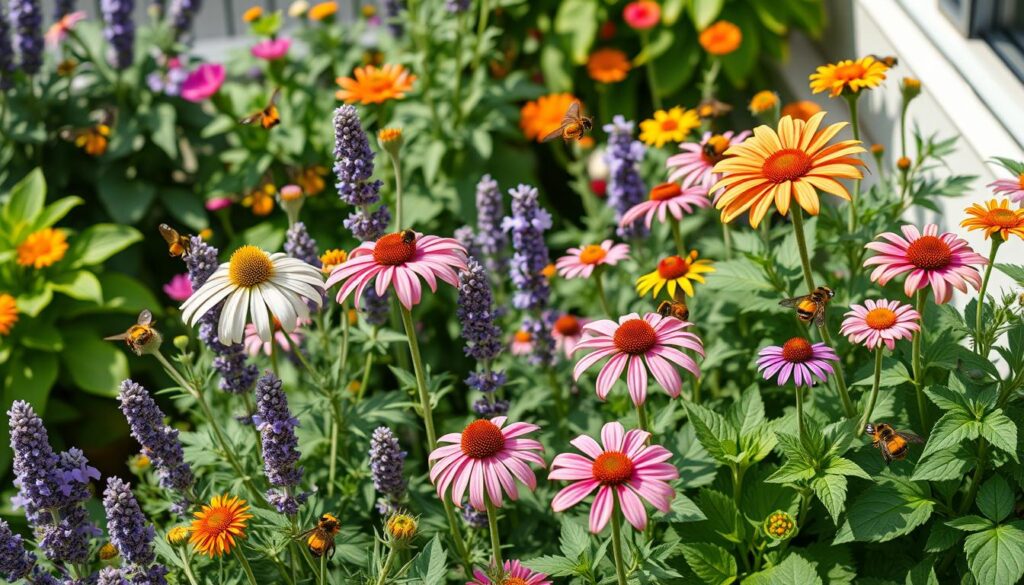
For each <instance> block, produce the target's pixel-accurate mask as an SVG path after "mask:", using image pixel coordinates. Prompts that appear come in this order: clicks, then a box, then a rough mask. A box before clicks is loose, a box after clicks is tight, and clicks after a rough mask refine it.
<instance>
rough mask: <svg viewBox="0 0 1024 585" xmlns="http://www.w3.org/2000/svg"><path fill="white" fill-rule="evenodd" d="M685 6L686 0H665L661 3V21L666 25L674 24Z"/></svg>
mask: <svg viewBox="0 0 1024 585" xmlns="http://www.w3.org/2000/svg"><path fill="white" fill-rule="evenodd" d="M685 6H686V0H665V2H664V3H663V4H662V5H661V21H662V22H663V23H664V24H665V26H672V25H673V24H675V23H676V21H677V20H679V15H680V14H682V12H683V8H684V7H685Z"/></svg>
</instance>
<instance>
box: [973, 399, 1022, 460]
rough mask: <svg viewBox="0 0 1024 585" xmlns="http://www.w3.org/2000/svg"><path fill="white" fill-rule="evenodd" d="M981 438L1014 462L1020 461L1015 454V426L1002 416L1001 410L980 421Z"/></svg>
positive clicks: (987, 415)
mask: <svg viewBox="0 0 1024 585" xmlns="http://www.w3.org/2000/svg"><path fill="white" fill-rule="evenodd" d="M981 436H982V437H985V440H986V441H988V442H989V443H991V444H992V446H993V447H995V448H996V449H999V450H1000V451H1003V452H1004V453H1006V454H1008V455H1009V456H1010V457H1013V460H1014V461H1020V458H1019V456H1018V454H1017V425H1016V424H1015V423H1014V422H1013V421H1012V420H1010V418H1009V417H1008V416H1006V415H1005V414H1003V411H1002V409H999V410H994V411H992V412H990V413H988V414H986V415H985V418H983V419H982V420H981Z"/></svg>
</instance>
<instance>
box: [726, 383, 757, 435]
mask: <svg viewBox="0 0 1024 585" xmlns="http://www.w3.org/2000/svg"><path fill="white" fill-rule="evenodd" d="M764 420H765V418H764V402H763V401H762V400H761V390H760V388H758V386H757V384H751V385H750V386H748V387H747V389H746V390H744V391H743V393H742V394H741V395H740V399H739V400H738V401H737V402H736V403H735V404H733V405H732V408H730V409H729V422H731V423H732V426H733V428H735V429H737V430H738V431H739V434H740V437H744V436H750V435H751V434H752V433H754V431H755V430H757V429H758V427H760V426H761V425H762V423H764Z"/></svg>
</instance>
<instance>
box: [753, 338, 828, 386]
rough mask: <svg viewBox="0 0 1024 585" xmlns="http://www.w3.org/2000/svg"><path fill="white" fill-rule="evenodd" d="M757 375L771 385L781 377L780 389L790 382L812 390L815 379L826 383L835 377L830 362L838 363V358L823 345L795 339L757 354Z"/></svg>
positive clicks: (779, 381)
mask: <svg viewBox="0 0 1024 585" xmlns="http://www.w3.org/2000/svg"><path fill="white" fill-rule="evenodd" d="M758 356H759V357H758V358H757V371H758V372H760V373H761V375H762V376H764V379H765V380H768V381H769V382H770V381H772V378H774V377H775V376H776V374H777V375H778V378H777V381H778V384H779V386H784V385H785V384H786V382H789V379H790V378H792V379H793V383H794V384H796V385H797V386H813V385H814V379H815V378H817V379H818V380H820V381H822V382H825V381H827V380H828V376H829V374H831V373H833V371H834V370H833V369H832V364H830V363H828V362H829V360H831V361H834V362H838V361H839V356H838V355H836V352H835V351H833V349H832V348H831V347H829V346H827V345H825V344H824V343H815V344H813V345H812V344H811V342H810V341H807V340H806V339H804V338H803V337H794V338H792V339H790V340H789V341H787V342H786V343H783V344H782V346H781V347H779V346H778V345H769V346H768V347H766V348H764V349H762V350H761V351H760V352H758Z"/></svg>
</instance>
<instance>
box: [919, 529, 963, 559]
mask: <svg viewBox="0 0 1024 585" xmlns="http://www.w3.org/2000/svg"><path fill="white" fill-rule="evenodd" d="M962 537H963V534H962V533H961V532H960V531H959V530H957V529H955V528H952V527H949V526H946V525H945V524H943V523H942V522H933V523H932V526H931V532H929V533H928V540H927V541H926V542H925V543H924V550H925V552H930V553H937V552H942V551H944V550H948V549H949V548H950V547H951V546H953V545H954V544H956V543H957V541H959V540H960V538H962Z"/></svg>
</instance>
